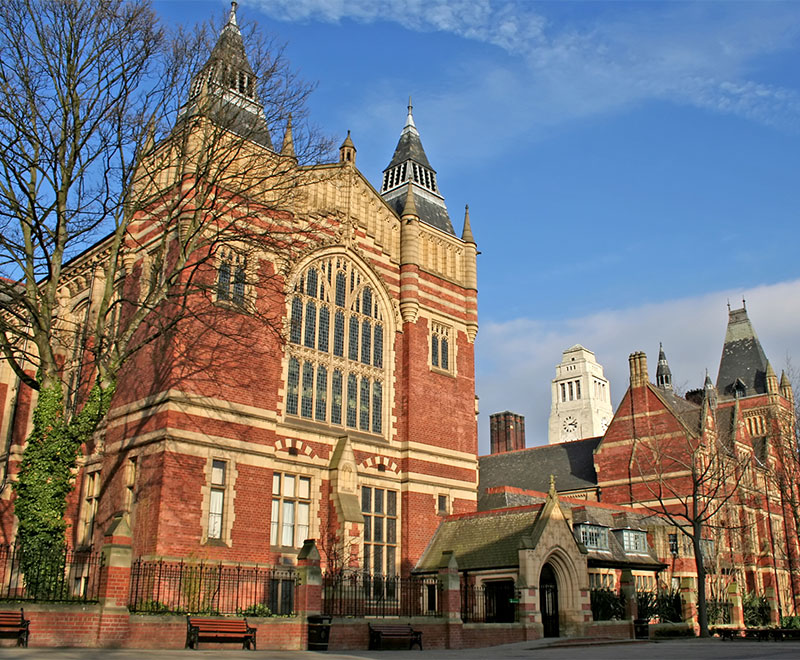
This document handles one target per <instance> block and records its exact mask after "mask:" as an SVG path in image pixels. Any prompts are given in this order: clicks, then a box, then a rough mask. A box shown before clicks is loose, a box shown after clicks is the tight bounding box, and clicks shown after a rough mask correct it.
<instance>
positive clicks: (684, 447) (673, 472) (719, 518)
mask: <svg viewBox="0 0 800 660" xmlns="http://www.w3.org/2000/svg"><path fill="white" fill-rule="evenodd" d="M713 412H714V409H713V407H712V405H711V404H710V402H709V399H708V398H705V399H704V401H703V405H702V409H701V413H700V419H701V429H700V431H699V432H697V433H695V432H692V431H690V430H688V429H687V430H685V432H684V433H683V434H681V435H680V436H677V435H670V436H667V437H664V436H662V435H658V436H649V437H644V438H634V443H633V448H632V453H631V468H630V479H631V492H632V493H633V492H634V491H635V492H636V493H637V494H636V498H635V501H636V502H637V504H638V505H640V506H643V507H645V508H646V509H648V510H649V511H652V512H653V513H656V514H658V515H659V516H662V517H664V518H666V519H667V520H668V521H669V522H670V523H671V524H672V525H674V526H675V528H676V529H677V530H679V532H680V533H681V534H682V535H683V536H684V537H685V538H686V539H687V540H688V541H689V542H690V543H691V547H692V551H693V554H694V561H695V568H696V571H697V609H698V612H697V618H698V624H699V626H700V634H701V636H702V637H707V636H708V635H709V632H708V603H707V597H706V576H707V572H708V571H707V565H708V564H709V563H711V562H713V560H714V555H713V553H714V552H715V548H713V547H712V546H713V545H714V542H715V538H720V534H719V532H720V530H721V529H723V528H726V527H729V526H730V525H731V522H730V521H729V520H728V516H726V515H725V513H726V508H727V505H728V504H729V503H730V502H732V501H734V500H735V498H736V497H737V496H738V493H739V485H740V482H741V480H742V478H743V475H744V473H745V470H746V469H747V467H748V466H749V464H750V454H749V453H748V452H747V451H744V452H743V451H741V450H740V448H737V446H736V443H735V442H734V440H733V439H732V438H731V439H727V438H720V437H719V436H718V434H717V429H716V424H713V425H711V426H709V425H706V424H705V423H704V422H703V421H702V420H705V419H706V418H707V417H708V416H712V417H713Z"/></svg>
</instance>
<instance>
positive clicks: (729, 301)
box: [728, 298, 731, 313]
mask: <svg viewBox="0 0 800 660" xmlns="http://www.w3.org/2000/svg"><path fill="white" fill-rule="evenodd" d="M730 311H731V299H730V298H728V313H730Z"/></svg>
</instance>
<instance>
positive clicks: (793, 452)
mask: <svg viewBox="0 0 800 660" xmlns="http://www.w3.org/2000/svg"><path fill="white" fill-rule="evenodd" d="M795 424H796V420H795V406H794V394H793V391H792V386H791V384H790V382H789V379H788V378H787V377H786V375H785V374H784V375H782V377H781V378H780V380H779V379H778V377H777V375H776V374H775V371H774V369H773V368H772V366H771V365H770V363H769V361H768V360H767V358H766V356H765V354H764V351H763V348H762V347H761V343H760V342H759V340H758V337H757V335H756V333H755V330H754V329H753V326H752V324H751V323H750V320H749V318H748V316H747V312H746V310H745V309H744V307H743V308H742V309H735V310H730V311H729V319H728V327H727V331H726V336H725V342H724V345H723V350H722V358H721V360H720V366H719V373H718V376H717V381H716V384H714V383H713V382H712V381H711V379H710V378H709V377H708V376H707V377H706V381H705V384H704V387H703V388H702V389H699V390H693V391H690V392H688V393H687V394H686V395H685V396H678V395H677V394H676V393H675V392H674V390H673V387H672V377H671V372H670V369H669V365H668V363H667V359H666V355H665V354H664V351H663V350H661V351H660V355H659V361H658V368H657V373H656V383H655V384H654V383H652V382H650V378H649V374H648V368H647V357H646V356H645V354H644V353H634V354H632V355H631V356H630V386H629V388H628V390H627V391H626V392H625V394H624V396H623V397H622V401H621V402H620V404H619V406H618V408H617V410H616V413H615V415H614V417H613V419H612V421H611V423H610V425H609V427H608V429H607V430H606V432H605V434H604V435H603V436H602V437H597V438H584V439H581V440H575V441H573V442H566V443H562V444H559V445H549V446H541V447H533V448H531V449H525V450H519V451H513V452H507V453H499V454H493V455H489V456H483V457H481V458H480V484H479V509H481V510H487V509H494V508H501V507H507V506H519V505H522V504H525V503H527V502H528V501H529V499H530V498H529V497H528V496H525V495H524V493H525V492H528V491H543V490H545V488H546V485H547V482H548V480H549V479H550V477H551V475H553V476H554V477H555V481H556V485H557V488H558V491H559V493H560V494H561V495H562V497H563V498H564V500H567V499H569V500H572V499H580V500H584V501H585V502H586V507H588V508H587V510H589V511H591V510H592V508H591V507H592V506H593V505H592V504H591V502H592V501H598V502H602V503H604V504H613V505H628V506H631V507H633V508H635V509H636V510H638V511H641V512H643V513H644V514H647V515H646V516H643V517H642V518H640V519H637V521H636V524H635V525H633V526H632V527H630V529H631V530H632V531H631V532H629V533H636V534H639V535H644V534H646V535H647V543H646V546H644V547H646V548H647V550H648V552H652V553H653V556H654V557H655V558H656V559H657V560H658V561H659V562H661V564H662V566H663V569H660V574H659V576H658V583H659V585H660V586H661V588H672V589H681V591H682V592H683V593H684V600H685V601H687V600H688V602H691V599H692V598H696V592H697V574H698V570H697V566H696V562H695V556H696V554H697V553H701V554H702V556H703V557H704V561H703V566H704V567H705V570H706V587H707V589H706V596H707V598H708V600H709V601H716V602H721V603H724V602H728V603H732V604H733V605H734V611H739V612H740V613H741V607H742V605H741V603H742V598H743V597H744V596H745V595H746V594H752V595H755V596H758V597H765V598H766V599H767V601H768V603H769V606H770V616H771V619H772V621H773V623H777V622H778V620H779V617H780V616H782V615H793V614H796V613H797V612H798V611H800V547H799V546H798V533H797V530H798V514H799V513H800V510H798V501H800V497H798V477H799V476H800V473H799V472H798V459H797V440H796V435H795V430H796V429H795ZM503 487H506V489H508V488H509V487H510V488H511V489H512V490H511V491H508V492H512V491H514V489H517V490H518V491H519V493H522V494H517V495H514V496H513V498H516V499H513V498H512V499H511V500H510V501H509V502H498V501H497V496H496V495H493V493H495V492H496V491H497V490H498V489H501V488H503ZM520 489H522V490H520ZM506 497H507V498H508V497H512V496H511V495H508V494H507V493H506ZM592 524H594V525H595V527H596V528H597V530H599V531H598V533H599V534H600V535H601V536H602V538H606V537H607V535H608V534H609V533H610V532H612V531H619V530H618V529H617V528H619V529H622V527H624V526H620V525H619V524H617V523H616V522H615V523H614V524H613V525H608V524H606V523H603V522H600V523H598V522H597V521H596V520H595V521H592ZM682 529H685V530H686V531H688V532H690V534H689V535H687V534H685V533H683V531H682ZM693 537H694V538H696V539H697V543H694V541H693ZM589 573H590V574H589V581H590V582H591V581H592V580H594V581H595V582H596V581H597V579H598V577H599V576H600V572H599V571H597V570H595V569H594V568H593V567H592V565H591V564H590V567H589ZM593 573H594V575H593ZM617 573H618V575H617V579H618V578H619V571H617ZM611 586H614V584H613V581H612V585H611ZM737 608H738V610H737ZM739 618H741V614H740V615H739ZM712 623H715V621H712ZM738 623H739V624H741V621H738Z"/></svg>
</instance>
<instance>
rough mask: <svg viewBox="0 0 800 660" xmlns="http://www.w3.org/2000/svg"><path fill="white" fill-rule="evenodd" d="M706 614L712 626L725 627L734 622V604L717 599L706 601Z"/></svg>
mask: <svg viewBox="0 0 800 660" xmlns="http://www.w3.org/2000/svg"><path fill="white" fill-rule="evenodd" d="M706 613H707V615H708V623H709V624H711V625H724V624H727V623H732V622H733V603H729V602H728V601H726V600H718V599H715V598H708V599H706Z"/></svg>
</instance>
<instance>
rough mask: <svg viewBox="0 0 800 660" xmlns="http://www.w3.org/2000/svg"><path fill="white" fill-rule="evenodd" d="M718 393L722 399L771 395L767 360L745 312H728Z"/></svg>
mask: <svg viewBox="0 0 800 660" xmlns="http://www.w3.org/2000/svg"><path fill="white" fill-rule="evenodd" d="M717 391H718V392H719V394H720V396H726V397H732V396H751V395H753V394H765V393H766V392H767V356H766V355H765V354H764V349H763V348H761V342H760V341H758V337H757V336H756V332H755V330H753V326H752V324H751V323H750V319H749V318H748V317H747V309H746V308H745V307H744V301H742V308H741V309H729V310H728V329H727V331H726V332H725V344H724V346H723V347H722V358H721V359H720V361H719V373H718V375H717Z"/></svg>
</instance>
